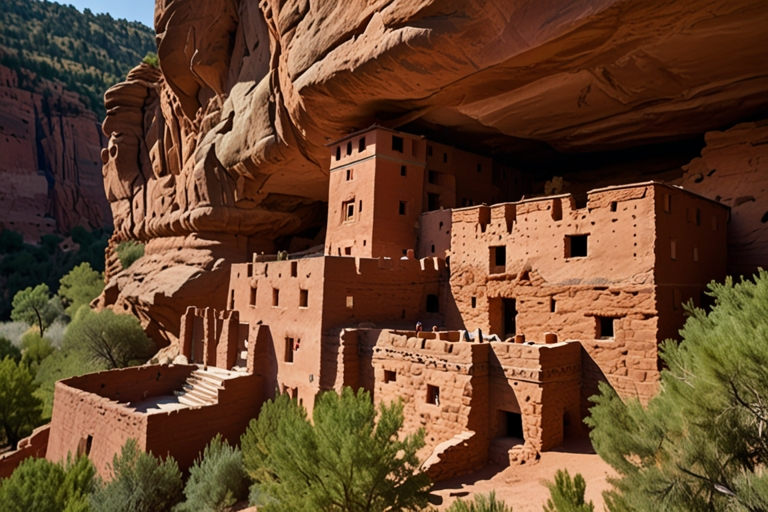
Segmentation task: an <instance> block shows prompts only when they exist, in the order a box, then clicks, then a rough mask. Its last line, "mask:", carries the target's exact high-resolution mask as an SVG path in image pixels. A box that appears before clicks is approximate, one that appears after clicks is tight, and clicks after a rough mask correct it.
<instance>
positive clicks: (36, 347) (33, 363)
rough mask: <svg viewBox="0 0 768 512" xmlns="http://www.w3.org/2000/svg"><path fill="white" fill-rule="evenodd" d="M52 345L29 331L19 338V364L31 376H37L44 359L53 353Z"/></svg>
mask: <svg viewBox="0 0 768 512" xmlns="http://www.w3.org/2000/svg"><path fill="white" fill-rule="evenodd" d="M54 350H56V349H54V348H53V344H51V340H49V339H48V338H44V337H42V336H40V335H39V334H38V333H37V332H35V331H29V332H27V333H25V334H24V335H23V336H22V337H21V351H22V356H21V363H22V364H23V365H24V366H25V367H26V368H27V369H28V370H29V372H30V373H31V374H32V375H36V374H37V369H38V368H39V367H40V363H42V362H43V361H44V360H45V358H46V357H48V356H50V355H51V354H52V353H53V352H54Z"/></svg>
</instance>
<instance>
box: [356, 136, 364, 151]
mask: <svg viewBox="0 0 768 512" xmlns="http://www.w3.org/2000/svg"><path fill="white" fill-rule="evenodd" d="M363 151H365V137H361V138H360V142H359V143H358V144H357V152H358V153H362V152H363Z"/></svg>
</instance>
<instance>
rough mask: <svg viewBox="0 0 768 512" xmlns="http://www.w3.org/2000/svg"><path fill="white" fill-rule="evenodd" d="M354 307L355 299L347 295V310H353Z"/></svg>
mask: <svg viewBox="0 0 768 512" xmlns="http://www.w3.org/2000/svg"><path fill="white" fill-rule="evenodd" d="M354 307H355V297H353V296H352V295H347V309H353V308H354Z"/></svg>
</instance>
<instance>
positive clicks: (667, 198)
mask: <svg viewBox="0 0 768 512" xmlns="http://www.w3.org/2000/svg"><path fill="white" fill-rule="evenodd" d="M664 211H665V212H667V213H672V196H671V195H670V194H664Z"/></svg>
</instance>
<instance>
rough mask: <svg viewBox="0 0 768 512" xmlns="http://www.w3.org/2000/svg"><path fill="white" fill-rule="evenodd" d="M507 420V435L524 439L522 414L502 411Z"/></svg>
mask: <svg viewBox="0 0 768 512" xmlns="http://www.w3.org/2000/svg"><path fill="white" fill-rule="evenodd" d="M504 416H505V419H506V422H507V432H506V434H507V437H516V438H518V439H523V440H525V436H524V435H523V416H522V415H520V414H517V413H515V412H507V411H505V412H504Z"/></svg>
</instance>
